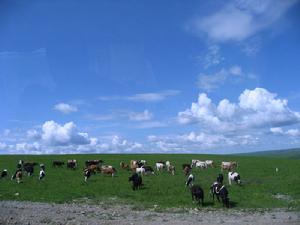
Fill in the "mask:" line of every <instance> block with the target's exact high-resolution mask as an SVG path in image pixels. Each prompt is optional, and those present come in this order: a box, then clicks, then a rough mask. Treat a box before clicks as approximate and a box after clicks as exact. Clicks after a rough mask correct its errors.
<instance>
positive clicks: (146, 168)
mask: <svg viewBox="0 0 300 225" xmlns="http://www.w3.org/2000/svg"><path fill="white" fill-rule="evenodd" d="M143 168H144V169H145V174H146V175H147V174H154V170H153V169H152V167H151V166H143Z"/></svg>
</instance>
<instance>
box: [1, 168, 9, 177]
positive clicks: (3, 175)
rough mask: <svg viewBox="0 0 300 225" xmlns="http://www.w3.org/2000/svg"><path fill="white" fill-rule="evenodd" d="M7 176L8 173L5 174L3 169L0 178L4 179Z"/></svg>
mask: <svg viewBox="0 0 300 225" xmlns="http://www.w3.org/2000/svg"><path fill="white" fill-rule="evenodd" d="M7 175H8V172H7V170H6V169H5V170H3V171H2V172H1V175H0V178H4V177H6V176H7Z"/></svg>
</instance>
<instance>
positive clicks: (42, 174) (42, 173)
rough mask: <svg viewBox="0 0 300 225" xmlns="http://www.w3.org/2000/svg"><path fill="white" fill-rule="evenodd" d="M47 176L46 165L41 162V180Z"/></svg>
mask: <svg viewBox="0 0 300 225" xmlns="http://www.w3.org/2000/svg"><path fill="white" fill-rule="evenodd" d="M45 176H46V173H45V166H44V164H41V170H40V176H39V180H42V179H44V177H45Z"/></svg>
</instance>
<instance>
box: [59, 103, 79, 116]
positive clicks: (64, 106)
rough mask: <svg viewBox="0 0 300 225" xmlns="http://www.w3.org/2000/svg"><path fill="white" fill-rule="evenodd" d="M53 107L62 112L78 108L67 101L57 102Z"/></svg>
mask: <svg viewBox="0 0 300 225" xmlns="http://www.w3.org/2000/svg"><path fill="white" fill-rule="evenodd" d="M54 109H55V110H57V111H59V112H61V113H64V114H69V113H72V112H76V111H77V110H78V109H77V107H76V106H72V105H69V104H67V103H58V104H56V105H55V106H54Z"/></svg>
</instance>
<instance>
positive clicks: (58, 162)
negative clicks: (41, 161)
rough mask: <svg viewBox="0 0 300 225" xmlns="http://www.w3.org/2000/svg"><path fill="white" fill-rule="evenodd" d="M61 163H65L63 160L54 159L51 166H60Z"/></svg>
mask: <svg viewBox="0 0 300 225" xmlns="http://www.w3.org/2000/svg"><path fill="white" fill-rule="evenodd" d="M63 165H65V162H64V161H61V160H54V161H53V162H52V166H53V167H56V166H58V167H62V166H63Z"/></svg>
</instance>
